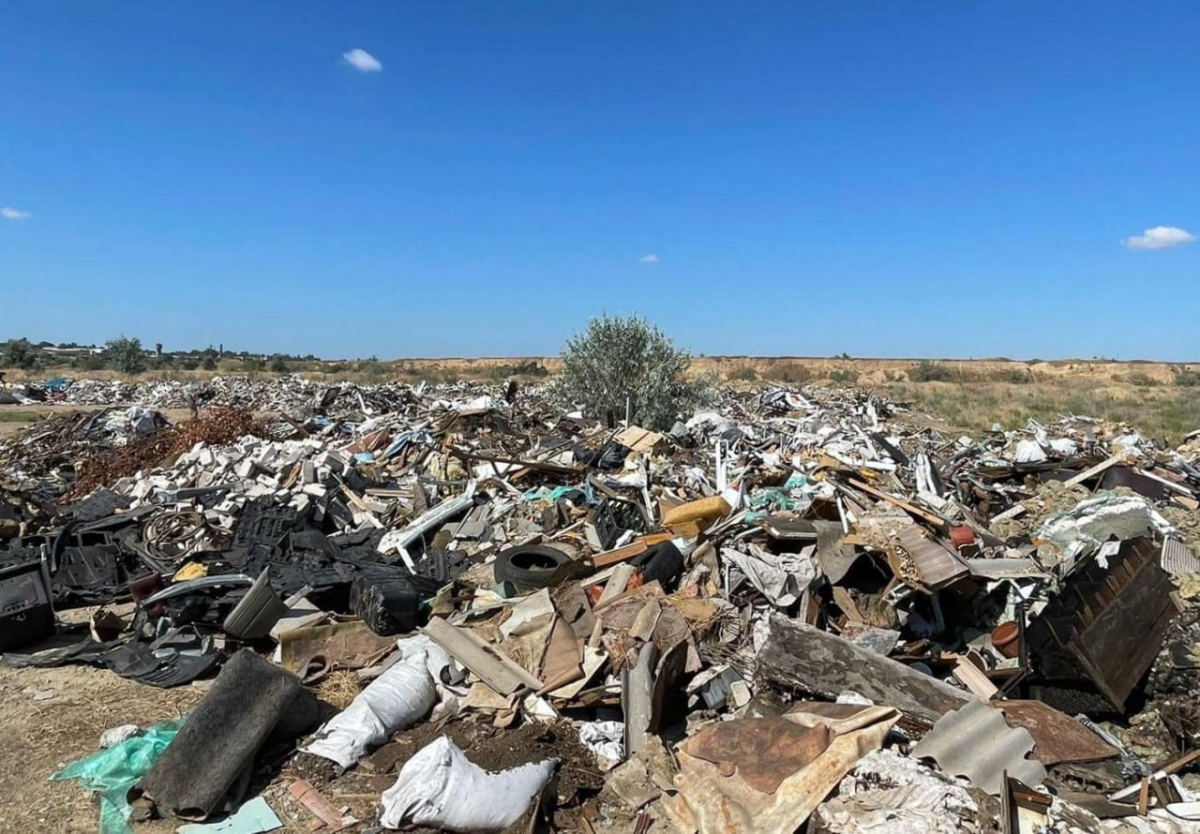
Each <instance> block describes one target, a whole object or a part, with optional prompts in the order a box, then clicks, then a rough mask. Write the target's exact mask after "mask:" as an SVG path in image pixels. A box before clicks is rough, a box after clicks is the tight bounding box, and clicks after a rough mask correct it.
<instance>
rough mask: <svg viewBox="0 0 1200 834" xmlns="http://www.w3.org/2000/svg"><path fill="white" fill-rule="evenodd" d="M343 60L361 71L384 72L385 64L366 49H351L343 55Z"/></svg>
mask: <svg viewBox="0 0 1200 834" xmlns="http://www.w3.org/2000/svg"><path fill="white" fill-rule="evenodd" d="M342 60H343V61H345V62H346V63H347V64H349V65H350V66H352V67H354V68H355V69H356V70H358V71H359V72H382V71H383V64H381V63H379V59H378V58H376V57H375V56H374V55H372V54H371V53H370V52H367V50H365V49H351V50H350V51H349V52H346V53H344V54H343V55H342Z"/></svg>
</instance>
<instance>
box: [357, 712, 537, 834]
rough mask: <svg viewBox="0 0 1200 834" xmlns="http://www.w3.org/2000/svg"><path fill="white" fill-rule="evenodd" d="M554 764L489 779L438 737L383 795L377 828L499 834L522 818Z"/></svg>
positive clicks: (534, 764) (492, 775)
mask: <svg viewBox="0 0 1200 834" xmlns="http://www.w3.org/2000/svg"><path fill="white" fill-rule="evenodd" d="M557 764H558V760H557V759H546V760H545V761H542V762H531V763H530V764H527V765H522V766H521V767H516V768H513V769H512V770H505V771H502V772H500V773H488V772H487V771H486V770H484V769H483V768H481V767H479V766H478V765H476V764H473V763H472V762H471V761H470V760H469V759H468V758H467V757H466V755H465V754H464V753H463V751H462V750H459V749H458V747H457V746H455V744H454V742H452V741H450V739H448V738H446V737H445V736H439V737H438V738H436V739H435V740H434V741H432V742H431V743H429V744H427V745H426V746H425V747H423V748H421V750H420V751H418V752H417V754H416V755H415V756H413V757H412V758H411V759H409V760H408V762H407V763H406V764H405V765H404V767H403V768H401V769H400V775H399V777H397V779H396V784H394V785H392V787H390V788H388V790H386V791H384V793H383V797H382V798H381V799H380V805H381V806H382V808H383V811H382V813H381V814H380V815H379V823H380V825H382V826H384V827H385V828H393V829H395V828H399V827H400V826H402V825H408V824H413V825H427V826H432V827H434V828H441V829H445V830H447V831H502V830H503V829H505V828H508V826H510V825H512V824H513V823H514V822H516V821H517V820H519V819H520V818H521V815H522V814H524V813H525V811H526V809H528V808H529V803H530V801H531V800H532V799H533V797H534V796H536V795H537V794H538V793H540V792H541V790H542V788H543V787H545V785H546V782H548V781H549V780H550V775H551V774H552V773H553V772H554V768H555V766H556V765H557Z"/></svg>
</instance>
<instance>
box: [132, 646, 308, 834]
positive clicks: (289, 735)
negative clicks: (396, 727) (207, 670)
mask: <svg viewBox="0 0 1200 834" xmlns="http://www.w3.org/2000/svg"><path fill="white" fill-rule="evenodd" d="M317 716H318V708H317V700H316V698H315V697H314V696H313V695H312V693H311V692H309V691H308V690H306V689H305V688H304V687H303V686H302V685H301V683H300V679H299V678H297V677H296V676H295V675H293V674H291V673H290V672H286V671H284V670H283V669H280V668H279V667H278V666H275V665H274V664H272V663H270V662H268V661H266V660H263V659H262V658H261V657H259V656H258V655H256V654H255V653H254V652H252V651H250V650H249V649H243V650H242V651H240V652H238V653H237V654H235V655H234V656H233V658H231V659H230V661H229V662H228V663H226V664H225V668H224V669H222V670H221V674H220V675H218V676H217V679H216V681H214V682H213V685H212V688H211V689H210V690H209V691H208V693H207V694H206V695H205V696H204V698H203V700H201V701H200V703H199V704H197V705H196V708H195V709H194V710H192V713H191V715H189V716H188V718H187V721H185V722H184V725H183V728H182V729H181V730H180V731H179V734H178V735H177V736H176V737H175V740H174V741H173V742H172V743H171V746H170V747H168V748H167V752H166V753H165V754H164V755H163V757H162V758H161V759H159V760H158V762H157V763H156V764H155V765H154V767H153V768H151V770H150V772H149V773H147V774H146V778H144V779H143V780H142V781H141V782H140V783H139V784H138V786H137V787H136V788H134V789H133V790H131V791H130V794H129V799H130V800H131V801H133V800H136V799H139V798H142V797H145V798H146V799H149V800H151V801H152V802H154V804H155V805H157V806H158V809H159V810H160V811H162V812H163V813H166V814H170V815H171V816H174V817H178V818H180V819H186V820H193V821H203V820H205V819H207V818H208V817H209V816H210V815H211V814H214V813H218V812H222V811H228V810H232V809H233V808H236V807H237V805H238V804H239V803H240V801H241V799H242V796H243V794H244V793H245V791H246V787H247V784H248V781H249V777H250V774H251V773H252V771H253V768H254V760H255V757H256V756H257V755H258V751H259V749H260V748H262V747H263V745H264V744H266V743H267V742H268V740H270V741H278V742H283V741H289V740H291V739H294V738H296V737H297V736H299V735H300V734H302V733H303V732H304V731H306V730H307V729H308V728H309V727H311V726H312V725H313V724H314V723H316V719H317Z"/></svg>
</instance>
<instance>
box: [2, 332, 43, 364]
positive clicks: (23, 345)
mask: <svg viewBox="0 0 1200 834" xmlns="http://www.w3.org/2000/svg"><path fill="white" fill-rule="evenodd" d="M36 365H37V350H36V349H35V348H34V346H33V345H32V344H31V343H30V341H29V340H28V339H9V340H8V341H7V342H5V343H4V345H3V351H0V367H4V368H20V369H21V370H23V371H28V370H32V369H33V368H34V367H35V366H36Z"/></svg>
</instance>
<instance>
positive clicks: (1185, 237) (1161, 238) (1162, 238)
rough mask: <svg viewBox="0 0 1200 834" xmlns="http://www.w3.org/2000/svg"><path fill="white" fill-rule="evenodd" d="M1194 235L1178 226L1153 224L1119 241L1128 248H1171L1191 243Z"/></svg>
mask: <svg viewBox="0 0 1200 834" xmlns="http://www.w3.org/2000/svg"><path fill="white" fill-rule="evenodd" d="M1195 239H1196V236H1195V235H1193V234H1191V233H1189V232H1185V231H1184V230H1183V229H1180V228H1179V227H1178V226H1155V227H1154V228H1153V229H1147V230H1146V231H1145V232H1143V233H1142V234H1140V235H1134V236H1133V237H1127V238H1125V239H1124V240H1123V241H1121V243H1123V244H1125V245H1126V246H1128V247H1129V248H1130V249H1171V248H1172V247H1175V246H1183V245H1184V244H1185V243H1191V242H1192V241H1194V240H1195Z"/></svg>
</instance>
